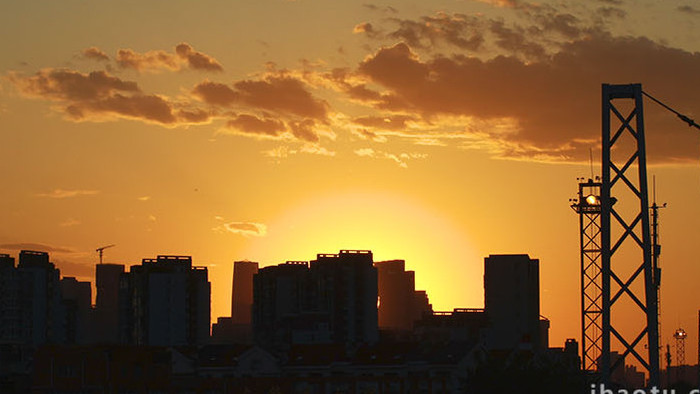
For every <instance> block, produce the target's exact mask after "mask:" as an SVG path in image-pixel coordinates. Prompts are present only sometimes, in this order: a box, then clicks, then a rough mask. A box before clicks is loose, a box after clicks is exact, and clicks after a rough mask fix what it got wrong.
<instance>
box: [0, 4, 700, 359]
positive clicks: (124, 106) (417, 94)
mask: <svg viewBox="0 0 700 394" xmlns="http://www.w3.org/2000/svg"><path fill="white" fill-rule="evenodd" d="M0 35H1V36H2V37H4V39H3V40H0V53H2V56H1V57H0V151H1V152H2V160H0V174H1V175H2V177H1V178H0V179H1V180H2V193H0V206H1V207H2V209H1V211H0V218H1V219H0V224H1V225H0V252H3V253H10V254H12V255H14V256H15V257H16V256H17V253H18V252H19V250H20V249H35V250H36V249H38V250H43V251H47V252H49V253H50V254H51V256H52V261H54V262H55V263H56V264H57V266H58V267H59V268H60V269H61V272H62V274H63V275H66V276H77V277H78V278H79V279H82V280H92V279H93V276H94V265H95V263H96V262H97V253H95V249H96V248H97V247H100V246H104V245H108V244H116V245H117V246H115V247H114V248H110V249H107V250H106V251H105V262H109V263H121V264H127V265H131V264H137V263H140V261H141V259H142V258H151V257H155V256H156V255H158V254H183V255H191V256H193V259H194V262H195V264H196V265H201V266H207V267H209V277H210V280H211V282H212V319H214V320H215V319H216V317H218V316H226V315H228V314H229V313H230V309H229V308H230V292H231V275H232V262H233V261H234V260H243V259H249V260H253V261H258V262H260V263H261V265H262V266H265V265H272V264H278V263H282V262H284V261H286V260H309V259H313V258H314V257H315V255H316V253H336V252H338V250H340V249H371V250H372V251H373V252H374V256H375V261H379V260H386V259H405V260H406V265H407V267H408V268H409V269H413V270H415V271H416V282H417V287H418V288H419V289H425V290H427V292H428V295H429V297H430V300H431V302H432V304H433V307H434V308H435V309H436V310H451V309H452V308H455V307H481V306H483V277H482V275H483V258H484V257H485V256H488V255H489V254H498V253H527V254H529V255H530V256H531V257H533V258H539V259H540V277H541V295H542V298H541V310H542V314H544V315H545V316H547V317H549V318H550V320H551V321H552V323H551V331H550V333H551V335H550V338H551V339H550V343H551V344H552V345H553V346H561V345H562V344H563V342H564V339H565V338H569V337H576V338H578V337H579V336H580V327H579V313H580V311H579V308H580V298H579V297H580V296H579V280H580V279H579V252H578V250H579V249H578V248H579V245H578V219H577V217H576V214H575V213H574V212H573V211H572V209H571V208H570V207H569V202H568V199H569V198H572V197H574V196H575V193H576V191H577V184H576V178H577V177H589V176H590V175H591V166H590V164H589V157H590V152H591V149H592V153H593V158H594V172H595V173H596V174H599V172H600V170H599V168H600V148H599V145H600V108H601V103H600V89H601V83H642V84H643V87H644V89H645V90H646V91H648V92H649V93H651V94H653V95H654V96H656V97H658V98H660V99H662V100H663V101H665V102H667V103H668V104H670V105H671V106H673V107H674V108H676V109H677V110H679V111H681V112H683V113H685V114H687V115H689V116H690V117H693V116H695V118H696V119H697V118H700V52H699V51H700V6H697V5H695V2H692V1H689V0H685V1H675V0H670V1H663V2H659V1H648V0H644V1H634V2H632V1H631V0H598V1H589V2H573V1H572V2H560V1H557V2H553V1H541V2H526V1H520V0H492V1H486V0H483V1H474V0H431V1H417V0H394V1H387V2H382V3H373V4H369V3H364V2H355V1H327V0H296V1H285V0H256V1H252V0H237V1H222V0H200V1H196V2H195V1H190V0H168V1H165V0H152V1H144V0H139V1H134V0H129V1H86V0H62V1H51V0H35V1H4V2H1V3H0ZM645 106H646V107H645V111H646V119H645V121H646V124H647V135H648V137H647V146H648V157H649V163H650V168H649V173H650V175H655V176H656V183H657V200H658V201H659V202H666V203H668V208H666V209H664V210H662V213H661V214H662V218H661V220H662V224H661V241H662V244H663V254H662V266H663V270H664V271H663V283H662V327H663V330H664V334H663V338H662V343H666V342H668V339H669V338H670V336H671V333H672V331H673V330H675V329H676V328H678V327H679V326H682V327H683V328H685V329H686V330H687V331H688V332H689V344H688V350H687V354H688V355H689V356H688V361H691V359H692V358H693V356H691V355H694V354H695V346H694V345H693V343H694V342H696V341H697V332H696V330H697V324H698V323H697V320H696V319H697V310H698V308H700V290H699V289H700V287H699V286H698V285H697V283H698V280H700V259H699V258H698V252H697V241H698V239H700V204H698V202H700V149H699V148H700V135H699V134H698V133H697V131H694V130H693V129H689V128H688V127H687V125H685V124H683V123H682V122H680V121H679V120H678V119H676V118H675V117H674V116H673V115H672V114H670V113H668V112H664V111H663V110H660V109H659V107H658V106H656V105H655V104H653V103H651V102H649V101H646V102H645Z"/></svg>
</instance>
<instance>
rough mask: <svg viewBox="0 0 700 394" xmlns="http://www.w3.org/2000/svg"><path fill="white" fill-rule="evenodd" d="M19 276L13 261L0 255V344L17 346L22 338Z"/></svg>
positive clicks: (8, 256)
mask: <svg viewBox="0 0 700 394" xmlns="http://www.w3.org/2000/svg"><path fill="white" fill-rule="evenodd" d="M18 278H19V275H18V273H17V270H16V267H15V259H14V258H13V257H10V255H7V254H0V344H18V343H20V342H21V337H22V320H21V314H20V305H19V285H20V282H19V279H18Z"/></svg>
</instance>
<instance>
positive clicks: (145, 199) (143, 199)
mask: <svg viewBox="0 0 700 394" xmlns="http://www.w3.org/2000/svg"><path fill="white" fill-rule="evenodd" d="M136 199H137V200H139V201H148V200H150V199H151V196H141V197H138V198H136Z"/></svg>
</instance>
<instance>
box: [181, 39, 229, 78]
mask: <svg viewBox="0 0 700 394" xmlns="http://www.w3.org/2000/svg"><path fill="white" fill-rule="evenodd" d="M175 52H176V53H177V54H178V56H180V58H182V59H185V60H186V61H187V64H188V65H189V67H190V68H191V69H193V70H205V71H223V70H224V68H223V67H222V66H221V64H220V63H219V62H218V61H216V59H214V58H213V57H211V56H209V55H207V54H204V53H202V52H198V51H195V50H194V48H192V46H191V45H189V44H187V43H184V42H183V43H181V44H179V45H178V46H176V47H175Z"/></svg>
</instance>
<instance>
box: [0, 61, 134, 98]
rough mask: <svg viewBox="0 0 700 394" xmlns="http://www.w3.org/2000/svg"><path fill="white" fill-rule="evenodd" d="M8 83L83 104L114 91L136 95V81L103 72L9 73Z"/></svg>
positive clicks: (32, 92) (38, 94) (29, 92)
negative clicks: (124, 79) (30, 74)
mask: <svg viewBox="0 0 700 394" xmlns="http://www.w3.org/2000/svg"><path fill="white" fill-rule="evenodd" d="M8 78H9V80H10V81H11V82H12V83H14V85H15V86H16V87H17V88H18V89H19V90H20V92H22V93H23V94H25V95H27V96H31V97H40V98H48V99H53V100H67V101H85V100H96V99H103V98H106V97H109V96H110V95H112V94H113V93H114V92H129V93H138V92H140V89H139V87H138V85H137V84H136V82H131V81H123V80H121V79H119V78H117V77H114V76H111V75H109V74H108V73H107V72H105V71H93V72H90V73H87V74H85V73H81V72H79V71H73V70H66V69H50V68H49V69H43V70H41V71H38V72H37V73H35V74H34V75H32V76H26V77H25V76H23V75H21V74H18V73H11V74H9V76H8Z"/></svg>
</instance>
